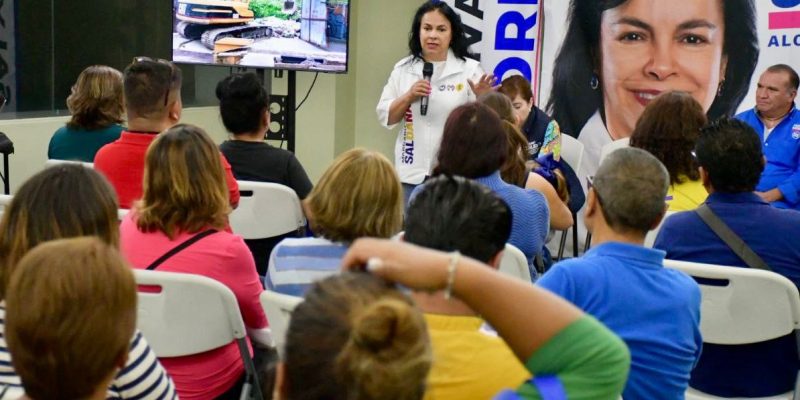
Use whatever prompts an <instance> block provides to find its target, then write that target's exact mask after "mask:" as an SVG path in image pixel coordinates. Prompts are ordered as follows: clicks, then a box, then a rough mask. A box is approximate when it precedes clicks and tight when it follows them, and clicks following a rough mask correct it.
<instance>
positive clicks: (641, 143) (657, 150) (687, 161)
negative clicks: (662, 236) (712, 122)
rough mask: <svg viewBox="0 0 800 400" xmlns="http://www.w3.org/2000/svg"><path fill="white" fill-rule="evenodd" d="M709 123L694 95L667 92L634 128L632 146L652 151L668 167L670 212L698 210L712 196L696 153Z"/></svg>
mask: <svg viewBox="0 0 800 400" xmlns="http://www.w3.org/2000/svg"><path fill="white" fill-rule="evenodd" d="M706 123H707V119H706V114H705V113H704V112H703V108H702V107H701V106H700V103H698V102H697V101H696V100H695V99H694V98H693V97H692V96H691V95H689V94H688V93H684V92H667V93H663V94H661V95H659V96H658V97H656V99H655V100H653V102H651V103H650V104H648V105H647V107H645V109H644V112H643V113H642V116H641V117H640V118H639V121H637V122H636V127H635V128H633V134H632V135H631V141H630V145H631V147H638V148H640V149H644V150H646V151H648V152H650V153H651V154H653V155H654V156H656V158H658V160H659V161H661V163H662V164H664V166H665V167H667V172H669V191H668V192H667V204H669V211H688V210H694V209H695V208H697V207H698V206H699V205H700V204H702V203H703V202H704V201H705V200H706V197H708V192H707V191H706V188H705V187H703V182H702V181H701V180H700V172H699V171H698V167H699V166H700V165H699V164H698V163H697V159H696V158H695V156H694V154H693V153H694V145H695V142H697V137H698V136H700V128H702V127H703V126H705V125H706Z"/></svg>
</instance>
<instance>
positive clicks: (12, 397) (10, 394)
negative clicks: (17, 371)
mask: <svg viewBox="0 0 800 400" xmlns="http://www.w3.org/2000/svg"><path fill="white" fill-rule="evenodd" d="M24 394H25V389H23V388H22V387H19V386H11V385H0V400H17V399H21V398H22V396H23V395H24Z"/></svg>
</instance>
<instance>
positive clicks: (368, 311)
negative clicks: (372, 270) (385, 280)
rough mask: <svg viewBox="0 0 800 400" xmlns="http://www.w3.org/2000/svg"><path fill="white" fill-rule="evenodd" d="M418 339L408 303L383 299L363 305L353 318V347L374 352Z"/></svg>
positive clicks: (414, 316) (417, 332)
mask: <svg viewBox="0 0 800 400" xmlns="http://www.w3.org/2000/svg"><path fill="white" fill-rule="evenodd" d="M419 336H420V332H419V322H418V316H417V315H416V314H415V310H413V309H412V308H411V306H410V305H409V304H408V303H405V302H402V301H400V300H396V299H383V300H379V301H377V302H375V303H374V304H371V305H369V306H367V307H366V308H365V309H363V310H362V312H361V313H360V314H359V315H356V316H354V318H353V329H352V331H351V340H352V341H353V345H355V346H356V347H359V348H361V349H362V350H367V351H370V352H374V353H378V352H381V351H382V350H384V349H390V348H392V347H394V345H395V344H396V343H408V342H409V341H412V342H413V341H415V340H418V339H419Z"/></svg>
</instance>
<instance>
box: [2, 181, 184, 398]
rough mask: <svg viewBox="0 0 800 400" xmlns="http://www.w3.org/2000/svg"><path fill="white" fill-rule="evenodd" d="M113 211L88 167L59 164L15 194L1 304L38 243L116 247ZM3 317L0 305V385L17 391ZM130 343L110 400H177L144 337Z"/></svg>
mask: <svg viewBox="0 0 800 400" xmlns="http://www.w3.org/2000/svg"><path fill="white" fill-rule="evenodd" d="M76 188H80V190H76ZM117 207H118V206H117V200H116V198H115V196H114V191H113V189H112V188H111V186H110V185H109V184H108V182H107V181H106V180H105V179H104V178H103V177H102V176H101V175H100V174H98V173H97V172H95V171H94V170H92V169H91V168H84V167H82V166H79V165H60V166H56V167H52V168H48V169H45V170H43V171H41V172H39V173H38V174H36V175H34V176H33V177H31V178H30V179H28V180H27V181H26V182H25V183H24V184H22V186H21V187H20V188H19V189H18V190H17V192H16V193H15V194H14V198H13V200H12V201H11V204H9V205H8V206H7V207H6V209H5V210H4V212H3V219H2V222H0V299H5V298H6V293H7V290H8V282H9V280H10V277H11V275H12V273H13V272H14V270H15V268H16V266H17V264H18V263H19V261H20V259H22V257H23V256H25V254H27V253H28V252H29V251H30V249H32V248H33V247H35V246H37V245H38V244H40V243H44V242H47V241H50V240H56V239H61V238H73V237H78V236H97V237H99V238H100V239H101V240H102V241H103V242H104V243H106V244H108V245H111V246H114V247H117V246H118V244H119V228H118V222H117ZM65 257H66V256H65ZM87 274H88V273H84V275H87ZM87 279H89V278H87ZM4 313H5V311H4V308H3V305H2V303H0V384H4V385H9V386H12V387H19V386H20V380H19V377H18V376H17V374H16V372H15V371H14V369H13V367H12V362H11V358H10V356H9V354H8V351H6V343H5V340H4V337H3V336H2V333H3V331H4V326H3V323H2V321H3V315H4ZM129 342H130V343H129V345H130V348H129V351H128V358H127V364H125V366H124V367H122V369H120V370H119V371H117V373H116V377H115V378H114V380H113V381H112V382H111V384H110V386H109V388H108V396H109V398H114V399H172V398H176V397H177V396H176V395H175V388H174V387H173V384H172V380H171V379H170V377H169V376H168V375H167V373H166V371H164V368H163V367H162V366H161V364H160V363H159V362H158V359H157V358H156V356H155V354H154V353H153V351H152V350H150V346H148V344H147V340H145V338H144V336H142V334H141V333H140V332H139V331H136V332H134V333H133V336H132V337H129Z"/></svg>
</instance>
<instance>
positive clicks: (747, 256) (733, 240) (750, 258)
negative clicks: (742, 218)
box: [695, 204, 772, 271]
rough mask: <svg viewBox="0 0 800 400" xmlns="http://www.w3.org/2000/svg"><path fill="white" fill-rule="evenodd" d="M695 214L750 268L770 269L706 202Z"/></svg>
mask: <svg viewBox="0 0 800 400" xmlns="http://www.w3.org/2000/svg"><path fill="white" fill-rule="evenodd" d="M695 212H697V215H699V216H700V218H701V219H702V220H703V222H705V223H706V225H708V227H709V228H711V230H712V231H714V233H715V234H717V236H719V238H720V239H722V241H723V242H725V244H726V245H728V247H730V249H731V250H733V252H734V253H736V255H737V256H739V258H741V259H742V260H743V261H744V262H745V264H747V266H748V267H750V268H757V269H763V270H766V271H772V269H770V267H769V265H767V263H766V262H764V260H763V259H762V258H761V257H759V256H758V254H756V253H755V252H754V251H753V249H751V248H750V246H748V245H747V243H745V242H744V240H742V238H740V237H739V235H737V234H736V232H734V231H732V230H731V228H730V227H729V226H728V225H727V224H725V222H724V221H722V220H721V219H720V218H719V217H718V216H717V215H716V214H714V212H713V211H711V208H709V207H708V205H706V204H702V205H700V207H697V210H695Z"/></svg>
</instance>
